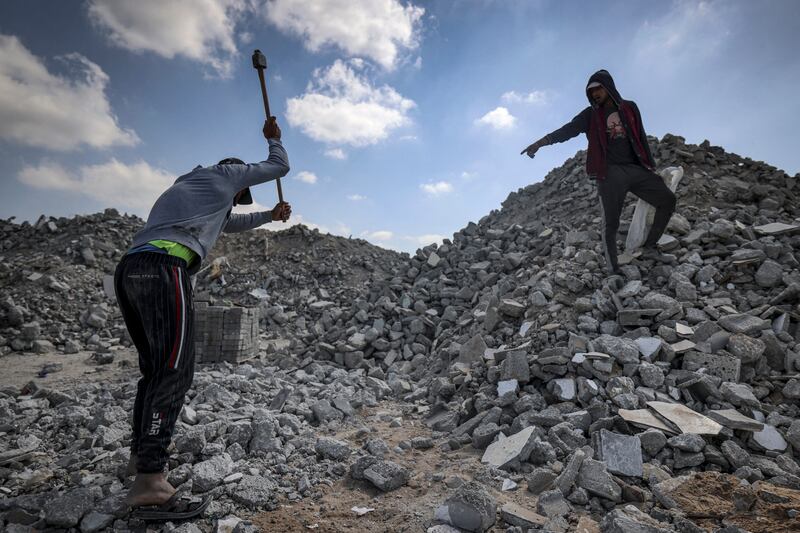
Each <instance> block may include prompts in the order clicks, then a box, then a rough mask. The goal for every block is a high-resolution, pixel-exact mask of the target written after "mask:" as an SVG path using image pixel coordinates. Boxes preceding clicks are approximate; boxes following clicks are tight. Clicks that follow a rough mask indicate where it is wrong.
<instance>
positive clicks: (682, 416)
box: [647, 402, 722, 435]
mask: <svg viewBox="0 0 800 533" xmlns="http://www.w3.org/2000/svg"><path fill="white" fill-rule="evenodd" d="M647 406H648V407H649V408H651V409H653V410H654V411H655V412H657V413H658V414H659V415H661V416H663V417H664V418H666V419H667V420H669V421H670V422H672V423H673V424H675V425H676V426H677V427H678V429H680V430H681V431H682V432H683V433H697V434H698V435H718V434H719V432H720V431H722V424H719V423H717V422H714V421H713V420H711V419H710V418H708V417H707V416H703V415H701V414H700V413H698V412H696V411H692V410H691V409H689V408H688V407H686V406H685V405H681V404H678V403H667V402H647Z"/></svg>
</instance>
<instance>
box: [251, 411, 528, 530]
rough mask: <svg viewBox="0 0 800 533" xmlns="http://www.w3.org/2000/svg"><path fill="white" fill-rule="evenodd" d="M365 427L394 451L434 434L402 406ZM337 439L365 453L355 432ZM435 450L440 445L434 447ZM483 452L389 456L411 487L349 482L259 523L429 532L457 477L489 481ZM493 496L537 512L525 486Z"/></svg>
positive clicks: (370, 417) (369, 419) (366, 414)
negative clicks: (398, 422) (363, 510)
mask: <svg viewBox="0 0 800 533" xmlns="http://www.w3.org/2000/svg"><path fill="white" fill-rule="evenodd" d="M360 414H361V415H362V416H363V418H364V423H365V424H366V425H367V426H368V427H369V428H370V429H371V430H372V432H371V433H370V434H369V435H368V436H367V437H366V438H370V439H372V438H378V437H379V438H381V439H383V440H384V441H386V443H387V444H388V445H389V449H390V450H391V449H393V448H394V447H395V446H396V445H397V444H398V443H399V442H400V441H402V440H408V439H411V438H414V437H419V436H430V435H431V432H430V430H429V429H428V428H427V427H426V426H425V425H424V424H422V422H421V421H420V420H417V419H412V418H408V417H403V415H402V413H401V411H400V410H399V408H398V407H397V406H394V405H392V404H391V403H385V404H382V405H381V406H380V407H379V408H375V409H368V410H367V409H364V410H362V411H361V412H360ZM397 417H401V418H403V425H402V427H399V428H393V427H391V426H390V421H391V419H393V418H397ZM334 438H336V439H339V440H343V441H347V442H349V443H350V444H351V446H352V447H354V448H360V447H361V446H362V445H363V443H364V441H365V438H358V437H357V435H356V431H342V432H340V433H338V434H336V435H335V436H334ZM434 443H435V444H436V445H438V444H440V442H436V441H434ZM482 454H483V452H482V451H479V450H476V449H474V448H472V447H471V446H466V447H463V448H461V449H459V450H456V451H453V452H442V451H440V450H439V449H438V446H434V447H433V448H430V449H428V450H408V451H406V453H405V454H403V455H401V454H396V453H393V452H391V451H390V452H389V454H387V456H386V458H387V459H389V460H391V461H394V462H396V463H398V464H401V465H403V466H406V467H407V468H409V469H410V470H411V471H412V472H413V473H414V474H413V477H412V478H411V480H410V482H409V484H408V486H406V487H402V488H400V489H398V490H396V491H393V492H390V493H387V494H383V493H382V492H381V491H379V490H378V489H376V488H374V487H372V485H370V484H369V483H368V482H360V481H355V480H352V479H349V477H345V478H344V479H342V480H340V481H338V482H336V483H335V484H334V485H333V486H332V487H327V488H325V489H323V491H322V492H323V494H322V497H321V498H319V499H316V500H315V499H306V500H304V501H302V502H286V503H285V504H283V505H282V506H281V507H280V508H279V509H278V510H276V511H272V512H266V513H261V514H259V515H257V516H254V517H253V521H254V523H256V524H257V525H259V526H260V527H261V528H262V530H263V531H286V532H295V531H297V532H300V531H305V532H308V531H318V532H320V533H323V532H324V533H335V532H339V531H346V532H352V533H410V532H420V531H425V529H426V528H427V527H429V526H431V525H432V524H433V520H432V519H433V514H434V511H435V510H436V508H437V507H438V506H439V505H441V504H442V503H443V502H444V500H445V499H447V497H448V496H449V495H450V494H452V493H453V492H454V491H455V489H454V488H450V487H448V486H447V484H446V483H445V482H446V481H448V480H451V479H453V478H455V477H459V478H461V479H463V480H464V481H470V480H471V479H473V478H475V477H481V479H483V480H484V482H486V481H487V479H489V478H487V477H486V476H485V474H484V471H485V468H484V467H483V465H481V463H480V458H481V455H482ZM495 485H496V486H494V487H492V490H491V492H492V495H493V496H494V497H495V499H496V500H497V505H498V508H499V507H501V506H502V505H503V504H505V503H507V502H509V501H511V502H515V503H517V504H519V505H522V506H525V507H528V508H530V509H532V510H535V509H536V496H534V495H532V494H531V493H529V492H527V490H525V486H526V485H525V482H524V481H521V482H520V484H519V486H518V487H517V488H516V490H513V491H506V492H503V491H501V490H500V489H501V487H502V480H499V481H497V482H495ZM354 506H358V507H370V508H374V509H375V510H374V511H372V512H369V513H367V514H366V515H363V516H358V515H357V514H356V513H355V512H354V511H352V508H353V507H354Z"/></svg>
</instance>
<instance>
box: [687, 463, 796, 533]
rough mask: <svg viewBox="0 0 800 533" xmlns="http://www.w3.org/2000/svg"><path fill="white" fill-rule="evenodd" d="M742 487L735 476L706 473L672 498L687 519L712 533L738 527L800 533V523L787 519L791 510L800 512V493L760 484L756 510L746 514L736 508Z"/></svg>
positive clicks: (762, 532)
mask: <svg viewBox="0 0 800 533" xmlns="http://www.w3.org/2000/svg"><path fill="white" fill-rule="evenodd" d="M738 487H739V480H738V479H737V478H736V477H734V476H731V475H728V474H718V473H715V472H703V473H700V474H698V475H697V476H695V477H694V478H693V479H692V480H690V481H688V482H687V483H684V484H683V485H682V486H680V487H679V488H678V489H677V490H675V491H674V492H672V493H671V496H672V497H673V498H674V499H675V500H676V501H677V502H678V504H679V507H680V509H681V510H682V511H683V512H684V513H686V517H687V518H690V519H692V520H693V521H695V523H697V524H698V525H699V526H701V527H704V528H707V529H709V530H713V529H716V528H719V527H720V526H721V525H735V526H737V527H740V528H742V529H744V530H746V531H749V532H750V533H797V532H798V531H800V520H797V519H795V520H791V519H789V518H787V512H788V511H789V510H790V509H795V510H798V511H800V491H797V490H791V489H786V488H782V487H776V486H775V485H770V484H769V483H765V482H757V483H755V484H753V492H754V496H755V497H754V500H753V506H752V507H751V508H750V509H749V510H747V511H745V510H737V509H736V506H735V504H734V492H735V491H736V490H737V488H738ZM738 490H740V491H741V489H738Z"/></svg>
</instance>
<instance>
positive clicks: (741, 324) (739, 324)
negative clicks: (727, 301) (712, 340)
mask: <svg viewBox="0 0 800 533" xmlns="http://www.w3.org/2000/svg"><path fill="white" fill-rule="evenodd" d="M717 324H719V325H720V326H722V327H723V328H725V329H726V330H728V331H730V332H731V333H744V334H745V335H752V334H754V333H758V332H759V331H761V330H764V329H770V327H771V325H772V324H771V323H770V321H769V320H764V319H763V318H758V317H757V316H753V315H748V314H747V313H738V314H731V315H726V316H723V317H722V318H720V319H719V320H718V321H717Z"/></svg>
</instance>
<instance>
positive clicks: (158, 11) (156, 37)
mask: <svg viewBox="0 0 800 533" xmlns="http://www.w3.org/2000/svg"><path fill="white" fill-rule="evenodd" d="M250 7H251V6H250V5H249V4H248V2H247V1H246V0H169V1H164V0H136V1H135V2H131V1H127V0H90V1H89V7H88V9H89V18H90V19H91V21H92V22H93V23H94V24H95V25H96V26H97V27H99V28H100V29H102V30H103V31H105V32H106V33H107V35H108V38H109V39H110V40H111V42H113V43H114V44H116V45H118V46H120V47H122V48H125V49H127V50H131V51H133V52H153V53H155V54H158V55H159V56H162V57H165V58H168V59H172V58H174V57H175V56H182V57H186V58H188V59H190V60H192V61H197V62H199V63H201V64H203V65H206V66H207V67H209V68H211V69H212V70H213V71H214V72H216V73H217V74H218V75H219V76H222V77H227V76H229V75H230V73H231V70H232V66H233V63H232V59H233V57H234V56H235V55H236V52H237V48H236V42H235V36H236V31H235V30H236V22H237V21H238V20H239V18H240V15H241V14H242V13H243V12H244V11H245V10H246V9H248V8H250ZM247 39H248V37H247V34H243V36H242V42H243V43H246V42H247Z"/></svg>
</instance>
